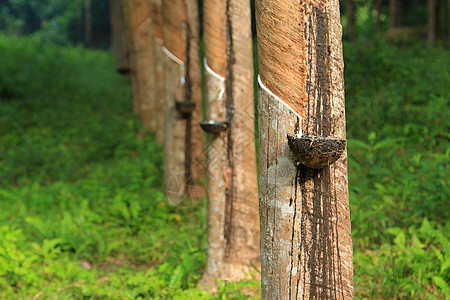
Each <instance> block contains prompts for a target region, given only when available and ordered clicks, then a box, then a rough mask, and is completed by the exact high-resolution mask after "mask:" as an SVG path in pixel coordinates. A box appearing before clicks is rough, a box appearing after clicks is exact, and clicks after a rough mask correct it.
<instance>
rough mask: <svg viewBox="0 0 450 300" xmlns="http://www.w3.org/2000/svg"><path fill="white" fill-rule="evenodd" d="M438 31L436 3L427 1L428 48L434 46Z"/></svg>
mask: <svg viewBox="0 0 450 300" xmlns="http://www.w3.org/2000/svg"><path fill="white" fill-rule="evenodd" d="M437 31H438V1H437V0H428V47H429V48H432V47H434V45H435V42H436V37H437Z"/></svg>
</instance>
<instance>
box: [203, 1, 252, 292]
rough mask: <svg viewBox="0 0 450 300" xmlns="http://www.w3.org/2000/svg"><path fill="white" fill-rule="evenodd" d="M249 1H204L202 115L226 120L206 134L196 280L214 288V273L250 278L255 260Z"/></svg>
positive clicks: (223, 277) (228, 277)
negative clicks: (203, 238) (203, 254)
mask: <svg viewBox="0 0 450 300" xmlns="http://www.w3.org/2000/svg"><path fill="white" fill-rule="evenodd" d="M249 4H250V3H249V2H248V1H243V0H227V1H222V0H206V1H204V10H203V11H204V41H205V54H206V61H205V69H206V70H205V79H206V87H207V89H206V95H207V97H206V108H207V113H206V116H207V119H208V120H213V121H227V122H228V123H229V125H228V128H227V129H226V130H225V131H222V132H220V133H217V134H209V135H208V137H209V142H208V148H207V149H208V152H207V153H208V188H207V194H208V251H207V263H206V268H205V271H204V273H203V277H202V279H201V282H200V285H201V286H203V287H209V288H212V290H213V291H214V290H216V288H217V280H218V279H221V280H223V281H239V280H242V279H249V278H251V277H252V273H255V272H253V269H254V266H256V267H259V260H260V256H259V245H258V243H259V218H258V196H257V195H258V188H257V178H256V153H255V147H254V146H255V145H254V134H255V133H254V108H253V98H254V93H253V62H252V61H253V60H252V56H253V51H252V40H251V11H250V5H249ZM253 276H254V278H258V275H257V274H253Z"/></svg>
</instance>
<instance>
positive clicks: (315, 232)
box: [256, 0, 354, 299]
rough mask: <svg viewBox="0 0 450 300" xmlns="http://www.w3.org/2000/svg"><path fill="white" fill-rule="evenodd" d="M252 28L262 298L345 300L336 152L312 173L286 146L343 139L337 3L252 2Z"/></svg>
mask: <svg viewBox="0 0 450 300" xmlns="http://www.w3.org/2000/svg"><path fill="white" fill-rule="evenodd" d="M256 21H257V29H258V53H259V57H258V60H259V67H260V77H259V84H260V90H259V114H258V115H259V133H260V148H259V149H260V155H259V158H260V178H259V187H260V219H261V276H262V280H261V281H262V296H263V297H262V298H263V299H304V298H305V297H309V299H353V297H354V292H353V266H352V241H351V230H350V215H349V203H348V187H347V154H346V151H344V153H343V155H342V156H341V157H340V158H339V159H338V160H337V161H336V162H334V163H332V164H330V165H328V166H325V167H323V168H321V169H318V170H316V169H313V168H309V167H307V166H306V165H304V164H302V163H300V162H299V161H298V160H297V158H296V157H294V155H293V152H292V151H291V150H290V146H289V145H288V144H287V143H286V135H287V134H298V136H301V137H302V138H300V140H302V139H303V140H306V139H305V137H308V136H310V137H311V136H315V137H316V139H319V138H320V137H323V138H326V140H327V141H333V138H342V139H344V138H345V111H344V110H345V105H344V84H343V67H344V66H343V57H342V42H341V37H342V29H341V25H340V17H339V2H338V1H337V0H328V1H326V0H322V1H302V2H301V4H297V3H294V2H291V1H287V0H283V1H280V0H257V1H256ZM293 32H295V33H296V34H295V35H294V34H293ZM302 133H303V135H302ZM312 144H313V142H311V144H310V145H309V147H311V146H312ZM306 163H308V162H306Z"/></svg>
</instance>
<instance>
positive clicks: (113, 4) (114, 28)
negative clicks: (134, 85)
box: [109, 0, 130, 75]
mask: <svg viewBox="0 0 450 300" xmlns="http://www.w3.org/2000/svg"><path fill="white" fill-rule="evenodd" d="M109 11H110V15H111V33H112V34H111V36H112V49H113V53H114V58H115V61H116V70H117V72H119V73H120V74H122V75H125V74H128V73H129V72H130V60H129V51H128V45H127V36H126V29H125V20H124V15H123V14H124V11H123V9H122V2H121V1H117V0H110V1H109Z"/></svg>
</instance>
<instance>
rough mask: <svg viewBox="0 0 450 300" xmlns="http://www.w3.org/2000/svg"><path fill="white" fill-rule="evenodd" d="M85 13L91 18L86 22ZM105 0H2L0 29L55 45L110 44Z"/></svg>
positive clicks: (97, 46) (107, 9)
mask: <svg viewBox="0 0 450 300" xmlns="http://www.w3.org/2000/svg"><path fill="white" fill-rule="evenodd" d="M86 16H91V18H89V19H90V20H91V21H90V22H86ZM109 27H110V26H109V7H108V0H92V1H89V0H75V1H65V0H2V2H1V4H0V31H3V32H5V33H6V34H10V35H15V36H24V35H34V36H36V37H37V38H39V39H42V40H44V41H45V42H50V43H54V44H58V45H68V44H84V45H86V46H89V47H93V48H107V47H109V45H110V29H109Z"/></svg>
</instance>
